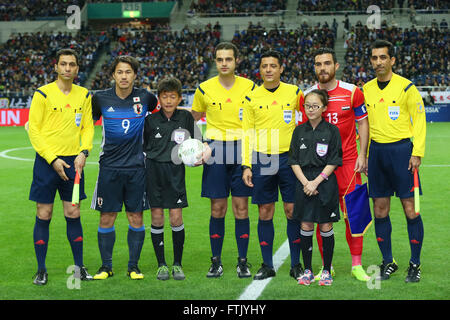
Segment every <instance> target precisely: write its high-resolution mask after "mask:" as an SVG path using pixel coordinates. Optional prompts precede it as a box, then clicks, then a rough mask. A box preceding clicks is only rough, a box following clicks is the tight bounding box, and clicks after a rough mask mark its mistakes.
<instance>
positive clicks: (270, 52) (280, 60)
mask: <svg viewBox="0 0 450 320" xmlns="http://www.w3.org/2000/svg"><path fill="white" fill-rule="evenodd" d="M263 58H275V59H277V60H278V63H279V64H280V66H282V65H283V55H282V54H281V53H279V52H278V51H275V50H267V51H265V52H263V53H262V54H261V58H260V60H259V65H261V62H262V59H263Z"/></svg>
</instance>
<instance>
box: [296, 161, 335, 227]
mask: <svg viewBox="0 0 450 320" xmlns="http://www.w3.org/2000/svg"><path fill="white" fill-rule="evenodd" d="M302 170H303V173H304V175H305V177H306V178H307V179H308V180H309V181H311V180H314V178H316V177H317V176H318V175H319V174H320V172H322V170H323V168H313V169H309V170H308V169H307V168H302ZM317 191H318V192H319V194H317V195H315V196H307V195H306V194H305V193H304V192H303V184H302V183H301V182H300V181H298V180H297V182H296V185H295V203H294V213H293V217H294V218H295V219H297V220H299V221H302V222H315V223H319V224H320V223H329V222H337V221H339V219H340V214H339V188H338V184H337V179H336V175H335V174H334V172H333V173H332V174H331V175H330V176H329V178H328V180H324V181H323V182H321V183H320V184H319V186H318V187H317Z"/></svg>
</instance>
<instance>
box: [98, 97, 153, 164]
mask: <svg viewBox="0 0 450 320" xmlns="http://www.w3.org/2000/svg"><path fill="white" fill-rule="evenodd" d="M157 104H158V99H157V98H156V97H155V96H154V95H153V94H152V93H150V92H148V91H147V90H145V89H137V88H134V89H133V91H132V92H131V94H130V95H129V96H128V97H127V98H125V99H121V98H119V97H118V96H117V95H116V92H115V89H114V88H112V89H107V90H102V91H98V92H96V93H95V94H94V96H93V97H92V115H93V116H92V117H93V118H94V120H98V119H100V117H103V139H102V145H101V151H100V161H99V162H100V165H101V166H102V167H108V168H116V169H130V168H139V167H144V166H145V165H144V161H145V160H144V153H143V147H142V144H143V130H144V123H145V116H146V114H147V112H152V111H153V110H154V109H155V108H156V106H157Z"/></svg>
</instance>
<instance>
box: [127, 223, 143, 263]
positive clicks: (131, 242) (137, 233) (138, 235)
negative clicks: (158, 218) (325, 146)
mask: <svg viewBox="0 0 450 320" xmlns="http://www.w3.org/2000/svg"><path fill="white" fill-rule="evenodd" d="M144 239H145V226H144V225H142V227H140V228H133V227H132V226H130V225H129V226H128V235H127V241H128V251H129V254H130V260H129V261H128V269H131V268H132V267H137V265H138V261H139V258H140V257H141V251H142V246H143V245H144Z"/></svg>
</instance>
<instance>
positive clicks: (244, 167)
mask: <svg viewBox="0 0 450 320" xmlns="http://www.w3.org/2000/svg"><path fill="white" fill-rule="evenodd" d="M241 169H242V173H244V170H245V169H250V171H252V168H250V167H249V166H241Z"/></svg>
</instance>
